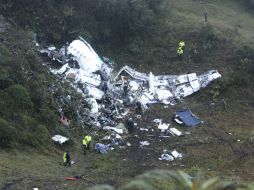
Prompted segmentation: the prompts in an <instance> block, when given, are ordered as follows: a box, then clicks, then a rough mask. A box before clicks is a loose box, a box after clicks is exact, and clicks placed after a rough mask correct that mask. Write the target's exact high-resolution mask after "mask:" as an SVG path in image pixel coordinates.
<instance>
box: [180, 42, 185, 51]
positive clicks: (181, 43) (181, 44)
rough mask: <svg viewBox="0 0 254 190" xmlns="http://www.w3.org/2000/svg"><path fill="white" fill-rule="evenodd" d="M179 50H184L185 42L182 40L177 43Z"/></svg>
mask: <svg viewBox="0 0 254 190" xmlns="http://www.w3.org/2000/svg"><path fill="white" fill-rule="evenodd" d="M179 48H182V49H183V50H184V48H185V42H184V41H183V40H181V41H180V42H179Z"/></svg>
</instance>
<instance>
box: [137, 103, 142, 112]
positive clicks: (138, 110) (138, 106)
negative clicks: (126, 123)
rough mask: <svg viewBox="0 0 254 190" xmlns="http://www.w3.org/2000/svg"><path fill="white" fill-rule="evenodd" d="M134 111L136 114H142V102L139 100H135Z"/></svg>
mask: <svg viewBox="0 0 254 190" xmlns="http://www.w3.org/2000/svg"><path fill="white" fill-rule="evenodd" d="M136 111H137V113H138V114H140V115H141V114H142V104H141V102H140V101H137V102H136Z"/></svg>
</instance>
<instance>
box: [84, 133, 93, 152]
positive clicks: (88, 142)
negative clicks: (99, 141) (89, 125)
mask: <svg viewBox="0 0 254 190" xmlns="http://www.w3.org/2000/svg"><path fill="white" fill-rule="evenodd" d="M85 140H86V142H87V146H86V148H87V150H90V144H91V141H92V137H91V136H90V135H86V136H85Z"/></svg>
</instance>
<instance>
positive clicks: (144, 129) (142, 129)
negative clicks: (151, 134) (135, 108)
mask: <svg viewBox="0 0 254 190" xmlns="http://www.w3.org/2000/svg"><path fill="white" fill-rule="evenodd" d="M139 130H140V131H148V129H146V128H142V127H140V128H139Z"/></svg>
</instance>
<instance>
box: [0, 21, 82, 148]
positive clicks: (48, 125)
mask: <svg viewBox="0 0 254 190" xmlns="http://www.w3.org/2000/svg"><path fill="white" fill-rule="evenodd" d="M0 25H1V26H2V30H1V32H0V38H1V40H2V42H1V43H0V55H1V59H0V66H1V67H0V68H1V69H0V115H1V118H0V122H1V125H0V130H1V143H0V146H1V147H11V146H20V145H22V144H26V145H29V146H33V147H49V145H50V144H51V142H50V134H53V133H55V132H56V131H59V128H61V126H60V124H59V122H58V117H59V114H60V113H59V112H58V109H59V108H62V109H63V111H64V114H65V115H67V116H69V117H70V118H72V119H73V123H74V125H75V121H78V117H77V115H76V114H77V112H76V110H79V108H80V109H81V107H80V106H78V105H80V102H79V101H80V97H79V95H78V94H76V93H75V91H74V90H72V89H71V88H70V87H69V86H68V85H65V86H64V87H63V86H62V85H60V84H61V82H60V81H58V79H57V78H55V77H53V76H51V75H50V74H49V73H48V71H47V69H46V68H45V67H44V66H43V65H42V61H41V60H40V58H39V56H38V55H37V52H36V49H35V48H34V44H33V43H32V33H31V32H29V31H25V30H22V29H21V28H19V27H17V26H16V27H13V26H11V25H10V24H8V23H7V22H5V21H4V19H3V18H2V17H1V23H0ZM64 94H70V95H72V96H73V97H76V98H74V99H73V100H68V101H69V102H68V103H67V100H65V99H64V98H62V96H63V95H64ZM66 96H67V95H66ZM72 103H73V104H72ZM73 106H74V107H73ZM61 130H62V129H61ZM63 131H64V130H63ZM65 133H66V132H65Z"/></svg>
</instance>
